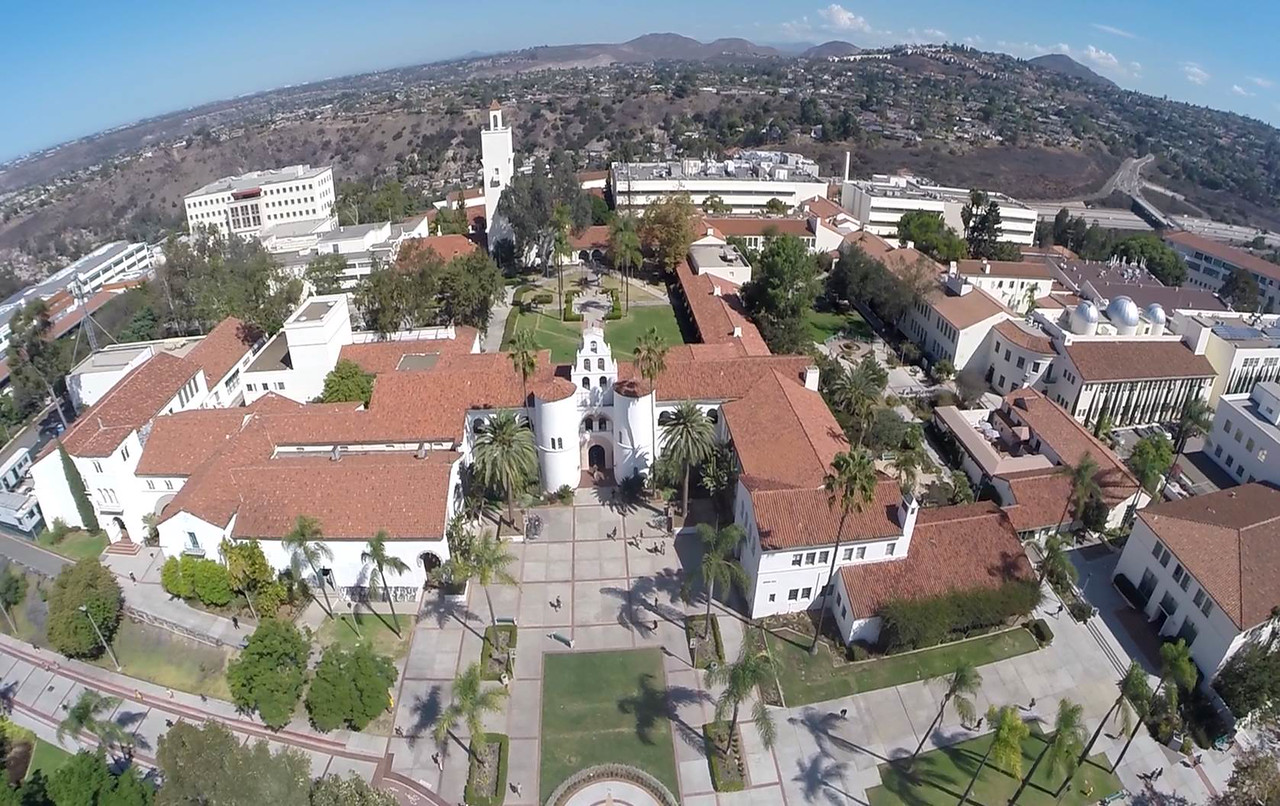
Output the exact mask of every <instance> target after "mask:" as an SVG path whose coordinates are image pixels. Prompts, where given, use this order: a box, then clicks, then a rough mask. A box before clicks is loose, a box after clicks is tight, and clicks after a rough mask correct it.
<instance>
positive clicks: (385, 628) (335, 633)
mask: <svg viewBox="0 0 1280 806" xmlns="http://www.w3.org/2000/svg"><path fill="white" fill-rule="evenodd" d="M351 623H352V616H351V614H349V613H347V614H339V615H338V618H337V619H325V620H324V623H323V624H321V625H320V630H319V631H318V633H317V634H316V642H317V643H318V644H319V645H320V646H322V647H327V646H330V645H332V644H338V645H339V646H341V647H343V648H345V649H354V648H355V647H356V645H357V644H359V643H361V642H363V643H365V644H368V645H370V646H371V647H372V648H373V651H374V652H377V653H378V654H379V655H386V656H388V657H390V658H393V659H399V658H403V657H404V655H405V653H406V652H408V651H409V635H410V634H411V633H412V632H413V618H412V617H411V616H408V615H405V614H404V613H397V614H396V618H395V621H394V622H392V620H391V614H390V613H367V612H366V613H357V614H356V616H355V625H356V627H358V628H359V630H360V635H356V631H355V629H353V628H352V626H351ZM393 623H394V624H396V625H397V626H399V628H400V636H401V637H399V638H397V637H396V634H395V632H394V631H393V630H392V629H391V625H392V624H393Z"/></svg>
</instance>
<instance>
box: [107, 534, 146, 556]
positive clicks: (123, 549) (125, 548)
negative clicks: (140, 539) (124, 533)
mask: <svg viewBox="0 0 1280 806" xmlns="http://www.w3.org/2000/svg"><path fill="white" fill-rule="evenodd" d="M140 551H142V546H139V545H138V544H137V543H134V542H133V541H132V540H129V539H128V538H125V539H124V540H119V541H116V542H115V543H109V544H107V550H106V552H105V553H106V554H123V555H124V556H126V557H132V556H133V555H135V554H137V553H138V552H140Z"/></svg>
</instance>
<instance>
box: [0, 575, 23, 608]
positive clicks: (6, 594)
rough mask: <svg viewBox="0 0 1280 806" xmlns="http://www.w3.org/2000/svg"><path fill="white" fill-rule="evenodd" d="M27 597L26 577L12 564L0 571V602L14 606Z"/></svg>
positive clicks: (6, 605) (8, 606)
mask: <svg viewBox="0 0 1280 806" xmlns="http://www.w3.org/2000/svg"><path fill="white" fill-rule="evenodd" d="M26 598H27V577H26V575H25V574H23V573H22V572H21V571H18V570H15V569H14V566H8V567H6V568H5V569H4V570H3V571H0V604H2V605H4V606H5V607H7V608H14V607H17V606H18V605H20V604H22V600H23V599H26Z"/></svg>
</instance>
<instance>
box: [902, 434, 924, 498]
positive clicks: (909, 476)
mask: <svg viewBox="0 0 1280 806" xmlns="http://www.w3.org/2000/svg"><path fill="white" fill-rule="evenodd" d="M928 463H929V454H928V453H926V452H925V449H924V432H923V431H922V430H921V428H920V426H919V425H910V426H908V427H907V429H906V434H905V437H904V439H903V440H902V442H901V444H900V445H899V446H898V447H897V449H896V450H895V451H894V456H893V466H894V468H895V469H896V470H897V471H898V483H899V484H900V485H902V488H903V489H904V490H906V491H907V492H909V493H913V494H914V492H915V489H916V478H917V477H918V476H919V475H920V471H921V470H923V469H924V467H925V466H926V465H927V464H928Z"/></svg>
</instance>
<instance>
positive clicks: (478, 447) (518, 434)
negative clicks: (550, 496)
mask: <svg viewBox="0 0 1280 806" xmlns="http://www.w3.org/2000/svg"><path fill="white" fill-rule="evenodd" d="M475 435H476V436H475V443H474V445H473V446H472V451H471V457H472V462H473V464H474V466H475V470H476V475H477V477H478V478H479V479H480V481H482V482H483V483H484V484H486V485H488V486H489V487H492V488H494V489H497V490H499V491H500V492H501V493H502V494H503V497H505V498H506V501H507V520H508V521H509V522H510V523H511V525H512V526H514V525H515V523H516V514H515V494H516V492H517V491H521V490H524V488H525V486H526V485H527V484H528V483H529V480H530V479H532V478H533V477H534V475H535V474H536V473H537V471H538V454H537V450H536V449H535V448H534V445H533V432H532V431H531V430H529V427H528V425H527V424H526V423H525V422H524V421H523V419H522V418H520V416H519V415H517V414H514V413H512V412H510V411H500V412H498V413H497V414H495V415H493V416H492V417H490V418H489V419H488V420H484V421H477V423H476V426H475Z"/></svg>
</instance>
